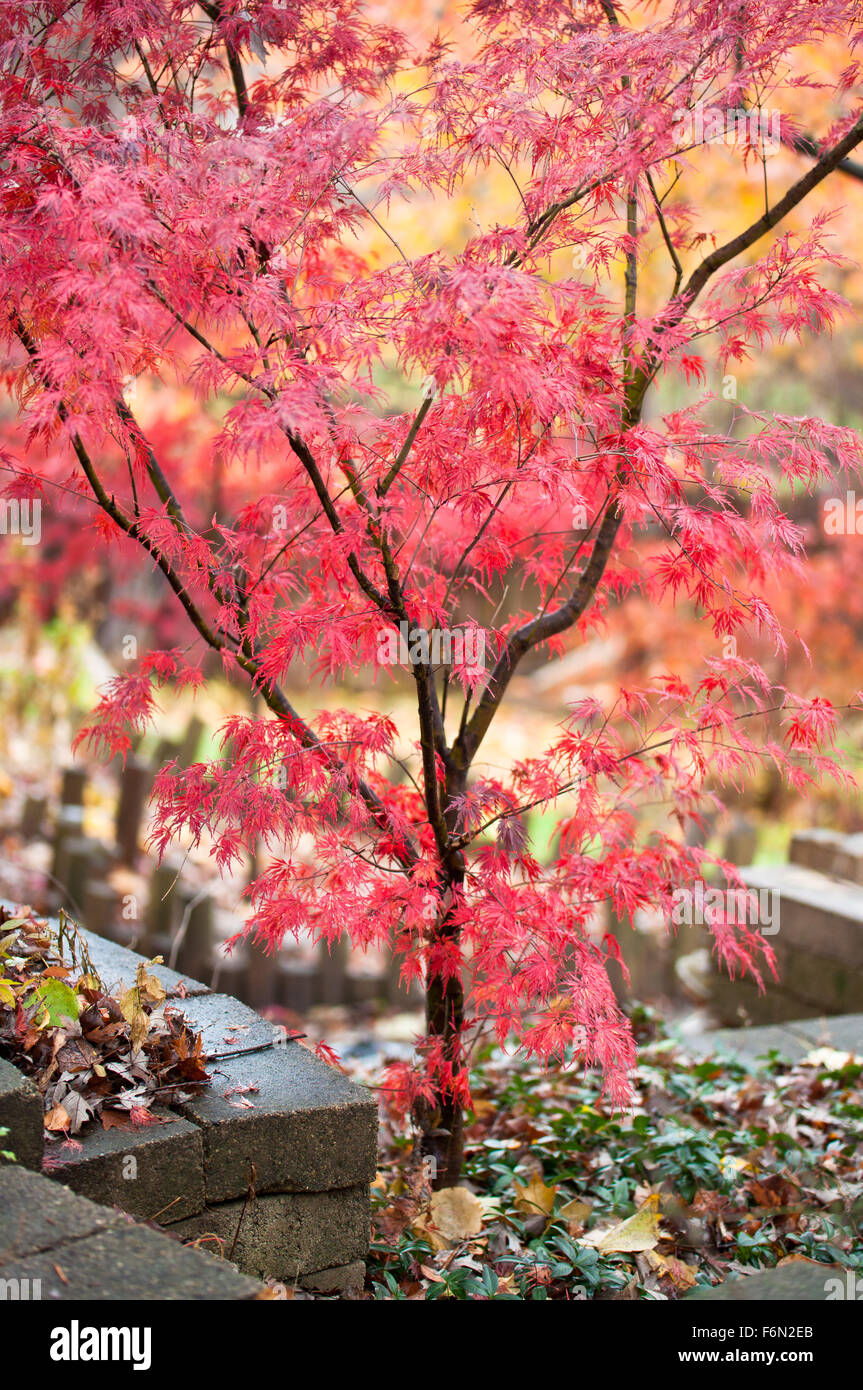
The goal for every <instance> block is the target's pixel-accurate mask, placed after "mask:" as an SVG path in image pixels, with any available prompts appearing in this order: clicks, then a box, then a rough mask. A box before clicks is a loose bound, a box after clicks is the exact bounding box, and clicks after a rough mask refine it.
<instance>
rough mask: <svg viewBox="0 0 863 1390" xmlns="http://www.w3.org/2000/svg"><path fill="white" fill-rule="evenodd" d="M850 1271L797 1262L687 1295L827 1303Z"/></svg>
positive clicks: (727, 1300)
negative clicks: (839, 1281) (836, 1281)
mask: <svg viewBox="0 0 863 1390" xmlns="http://www.w3.org/2000/svg"><path fill="white" fill-rule="evenodd" d="M845 1274H846V1271H845V1270H844V1269H843V1268H842V1267H841V1266H840V1265H817V1264H808V1263H807V1262H805V1261H803V1260H795V1261H794V1263H793V1264H789V1265H782V1266H781V1267H779V1268H777V1269H761V1270H758V1271H757V1272H756V1273H754V1274H747V1275H746V1276H745V1277H744V1278H741V1279H729V1280H726V1282H725V1283H724V1284H716V1285H715V1286H714V1287H713V1288H711V1289H694V1290H693V1292H692V1293H690V1294H687V1295H686V1298H687V1301H688V1302H690V1303H692V1302H696V1303H791V1302H797V1301H800V1300H807V1299H812V1300H816V1301H819V1302H824V1301H827V1300H828V1299H829V1298H830V1296H831V1293H832V1294H833V1297H834V1298H835V1297H836V1292H837V1291H836V1288H835V1286H834V1285H833V1284H832V1282H831V1281H835V1280H837V1279H839V1280H841V1282H842V1284H843V1285H844V1284H845V1282H846V1280H845Z"/></svg>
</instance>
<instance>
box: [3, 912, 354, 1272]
mask: <svg viewBox="0 0 863 1390" xmlns="http://www.w3.org/2000/svg"><path fill="white" fill-rule="evenodd" d="M85 936H86V938H87V942H88V948H89V951H90V956H91V959H92V961H93V964H94V966H95V967H96V969H97V970H98V971H99V973H100V975H101V976H102V978H103V980H104V982H105V984H106V985H108V986H109V987H121V986H123V985H126V986H128V985H130V984H131V983H132V982H133V980H134V976H135V970H136V967H137V965H138V963H139V962H140V960H141V959H142V957H140V956H138V955H136V954H135V953H134V952H132V951H128V950H126V949H125V948H123V947H121V946H118V945H116V944H115V943H113V942H109V941H105V940H103V939H102V938H100V937H97V936H95V935H93V934H91V933H85ZM154 971H155V973H157V974H158V975H159V976H160V977H161V980H162V983H163V984H164V986H165V988H166V989H167V991H168V995H169V998H170V999H171V1000H172V1002H173V1003H174V1004H176V1006H177V1007H179V1008H181V1009H182V1011H183V1013H184V1014H185V1015H186V1017H187V1019H188V1021H189V1025H190V1027H191V1028H192V1029H193V1030H194V1031H196V1032H201V1034H202V1038H203V1050H204V1053H205V1055H206V1056H207V1058H208V1062H207V1069H208V1071H209V1072H210V1074H211V1084H210V1086H209V1087H207V1089H206V1090H205V1091H204V1092H203V1093H201V1094H200V1095H198V1096H195V1097H194V1098H193V1099H191V1100H188V1101H186V1102H184V1103H179V1102H178V1103H177V1104H176V1105H172V1106H170V1107H168V1108H166V1109H164V1110H162V1111H161V1112H159V1113H158V1114H157V1115H156V1119H157V1120H158V1121H161V1122H160V1123H156V1124H152V1125H148V1126H146V1127H143V1128H140V1129H135V1130H120V1129H111V1130H102V1129H101V1128H98V1127H90V1128H89V1131H88V1132H82V1133H81V1134H80V1135H78V1136H77V1141H78V1144H79V1145H80V1147H77V1146H75V1145H64V1146H62V1147H61V1146H60V1145H56V1146H51V1147H50V1149H49V1150H48V1162H47V1169H46V1171H47V1172H48V1175H49V1176H50V1177H52V1178H54V1179H56V1180H58V1181H60V1182H62V1183H64V1184H65V1185H66V1186H67V1187H69V1188H71V1189H72V1190H73V1191H74V1192H76V1193H78V1194H80V1195H82V1196H84V1197H88V1198H90V1199H91V1200H96V1201H99V1202H102V1203H106V1204H108V1205H115V1206H117V1207H120V1208H121V1209H122V1210H123V1211H124V1212H127V1213H129V1214H131V1215H132V1216H133V1217H136V1218H138V1219H140V1220H146V1221H157V1222H159V1224H161V1225H163V1226H165V1227H166V1228H169V1229H170V1230H171V1232H172V1233H173V1234H175V1235H177V1236H179V1237H181V1238H182V1239H184V1240H190V1241H192V1240H193V1241H196V1242H198V1243H199V1244H200V1245H201V1246H202V1248H206V1249H210V1250H216V1249H218V1250H221V1251H222V1253H223V1254H224V1256H225V1257H226V1258H229V1259H231V1260H233V1261H234V1262H235V1263H236V1265H237V1266H238V1267H239V1269H240V1270H242V1271H243V1273H245V1274H247V1275H251V1276H253V1277H255V1278H258V1279H261V1278H267V1279H275V1280H278V1281H281V1282H284V1283H291V1284H297V1285H301V1286H303V1287H308V1288H317V1289H321V1290H325V1291H327V1292H336V1291H338V1292H344V1293H348V1292H351V1291H355V1290H356V1289H357V1288H359V1287H360V1286H361V1284H362V1279H363V1274H364V1261H365V1257H366V1254H367V1252H368V1244H369V1185H370V1183H371V1181H372V1179H373V1178H374V1174H375V1168H376V1146H377V1107H376V1103H375V1101H374V1099H373V1097H372V1096H371V1094H370V1093H369V1092H368V1091H366V1090H365V1089H364V1088H363V1087H360V1086H357V1085H355V1084H354V1083H353V1082H351V1081H349V1080H348V1079H347V1078H346V1077H345V1076H343V1075H342V1073H341V1072H339V1071H338V1070H336V1069H334V1068H332V1067H329V1066H327V1065H326V1064H325V1063H324V1062H321V1061H319V1060H318V1059H317V1058H316V1057H314V1056H313V1055H312V1054H311V1053H310V1052H309V1051H307V1050H306V1049H305V1048H304V1047H302V1046H301V1044H299V1043H296V1042H286V1041H284V1039H283V1035H282V1034H281V1031H280V1030H279V1029H277V1028H274V1027H273V1026H272V1025H271V1024H269V1023H268V1022H267V1021H266V1020H265V1019H262V1018H260V1017H259V1015H257V1014H255V1013H254V1012H253V1011H252V1010H251V1009H249V1008H248V1007H247V1006H246V1005H244V1004H241V1003H240V1002H239V1001H238V1000H236V999H232V998H231V997H230V996H228V995H219V994H214V993H212V992H211V991H210V990H208V988H207V987H206V986H205V985H202V984H200V983H199V982H197V981H188V980H181V977H180V976H179V975H177V974H176V973H175V972H174V971H171V970H168V969H167V968H166V967H164V966H158V967H154ZM4 1116H8V1118H4ZM10 1120H11V1123H10ZM4 1123H5V1124H9V1127H10V1129H11V1130H13V1133H12V1134H11V1135H10V1137H9V1142H8V1144H7V1143H6V1142H5V1141H4V1143H3V1144H2V1145H0V1147H12V1148H13V1150H14V1151H15V1152H16V1155H17V1157H18V1158H19V1160H20V1161H21V1162H22V1163H23V1164H24V1165H27V1166H30V1167H33V1168H39V1167H40V1166H41V1163H42V1102H41V1098H40V1096H39V1094H38V1091H37V1090H36V1088H35V1087H34V1086H33V1085H32V1083H31V1082H29V1081H27V1080H26V1079H25V1078H24V1077H22V1076H21V1074H20V1073H19V1072H17V1071H16V1069H15V1068H14V1067H12V1066H11V1065H10V1064H9V1063H3V1062H0V1124H4Z"/></svg>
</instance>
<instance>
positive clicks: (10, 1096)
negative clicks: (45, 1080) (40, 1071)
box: [0, 1058, 43, 1171]
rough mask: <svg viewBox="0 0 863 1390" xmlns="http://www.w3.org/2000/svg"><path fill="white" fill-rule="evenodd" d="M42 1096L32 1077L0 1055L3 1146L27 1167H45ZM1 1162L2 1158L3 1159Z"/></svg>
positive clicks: (0, 1107) (0, 1140)
mask: <svg viewBox="0 0 863 1390" xmlns="http://www.w3.org/2000/svg"><path fill="white" fill-rule="evenodd" d="M42 1120H43V1107H42V1097H41V1096H40V1094H39V1092H38V1090H37V1089H36V1086H35V1085H34V1083H33V1082H32V1081H31V1080H30V1078H29V1077H27V1076H25V1075H24V1074H23V1072H20V1071H19V1070H18V1068H17V1067H13V1066H12V1064H11V1062H4V1061H3V1059H2V1058H0V1125H2V1126H5V1128H6V1129H8V1131H9V1133H8V1134H6V1135H3V1136H0V1149H9V1150H11V1152H12V1153H13V1154H14V1155H15V1158H16V1160H17V1161H18V1163H22V1164H23V1165H24V1167H25V1168H35V1169H36V1170H37V1171H38V1169H40V1168H41V1167H42ZM0 1162H2V1160H0Z"/></svg>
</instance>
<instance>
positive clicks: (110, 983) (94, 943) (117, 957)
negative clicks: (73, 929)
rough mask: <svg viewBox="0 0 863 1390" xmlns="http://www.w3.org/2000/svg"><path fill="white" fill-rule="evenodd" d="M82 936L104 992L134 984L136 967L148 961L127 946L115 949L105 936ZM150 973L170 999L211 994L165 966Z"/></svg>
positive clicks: (155, 968) (160, 966) (83, 934)
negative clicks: (105, 987) (105, 988)
mask: <svg viewBox="0 0 863 1390" xmlns="http://www.w3.org/2000/svg"><path fill="white" fill-rule="evenodd" d="M81 935H82V937H83V938H84V940H85V942H86V943H87V950H88V951H89V952H90V959H91V960H92V962H93V965H94V966H95V967H96V970H97V971H98V973H99V975H100V976H101V979H102V982H103V983H104V984H105V985H106V986H107V988H108V989H114V988H115V987H119V986H125V988H126V989H129V988H130V987H131V986H132V985H133V984H134V983H135V971H136V969H137V967H138V966H139V965H140V964H141V962H142V961H145V960H146V959H147V957H146V956H142V955H139V953H138V952H137V951H130V950H129V949H128V947H126V946H118V945H117V943H116V942H115V941H109V940H108V939H107V938H106V937H104V936H96V935H95V934H94V933H93V932H89V931H83V930H82V932H81ZM151 973H152V974H153V975H156V976H158V978H159V979H160V980H161V982H162V985H163V986H164V988H165V989H166V990H167V992H168V997H169V998H170V999H182V996H183V994H184V993H185V994H186V995H192V996H195V997H197V996H198V995H202V994H209V993H210V992H211V991H210V986H209V985H205V984H202V982H201V981H200V980H192V979H190V978H189V976H188V975H180V974H179V973H178V972H177V971H176V970H169V969H168V967H167V965H154V966H153V967H152V968H151Z"/></svg>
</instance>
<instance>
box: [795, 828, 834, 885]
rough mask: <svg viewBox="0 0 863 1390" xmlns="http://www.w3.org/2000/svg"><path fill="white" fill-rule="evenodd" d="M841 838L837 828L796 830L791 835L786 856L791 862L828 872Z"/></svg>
mask: <svg viewBox="0 0 863 1390" xmlns="http://www.w3.org/2000/svg"><path fill="white" fill-rule="evenodd" d="M841 839H842V836H841V835H840V834H839V832H838V831H837V830H825V829H821V828H816V829H812V830H797V831H795V833H794V834H793V835H792V837H791V846H790V848H789V851H788V858H789V860H790V862H791V863H792V864H799V865H801V866H802V867H804V868H807V869H815V870H817V871H818V872H819V873H828V874H829V873H830V872H831V869H832V866H833V857H834V855H835V853H836V850H837V848H838V846H839V842H840V841H841Z"/></svg>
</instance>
